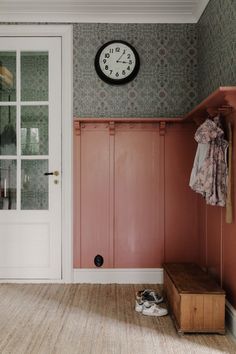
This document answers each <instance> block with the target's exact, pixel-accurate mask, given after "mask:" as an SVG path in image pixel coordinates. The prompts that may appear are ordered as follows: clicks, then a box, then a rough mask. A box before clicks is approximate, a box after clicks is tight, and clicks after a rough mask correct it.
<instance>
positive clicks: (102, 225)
mask: <svg viewBox="0 0 236 354" xmlns="http://www.w3.org/2000/svg"><path fill="white" fill-rule="evenodd" d="M102 128H103V126H98V127H96V128H95V127H94V128H93V126H91V127H90V126H89V125H88V127H85V128H84V129H82V130H81V162H80V165H81V190H80V196H81V211H80V213H81V246H80V247H81V252H80V255H79V256H80V259H81V267H82V268H91V267H95V265H94V257H95V256H96V255H97V254H100V255H102V256H103V257H104V267H110V266H111V257H110V235H109V133H108V129H106V128H103V129H102Z"/></svg>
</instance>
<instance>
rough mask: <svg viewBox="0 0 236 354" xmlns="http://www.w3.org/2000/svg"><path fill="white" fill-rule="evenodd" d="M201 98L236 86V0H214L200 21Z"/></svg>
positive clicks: (199, 69)
mask: <svg viewBox="0 0 236 354" xmlns="http://www.w3.org/2000/svg"><path fill="white" fill-rule="evenodd" d="M197 28H198V34H199V41H198V71H199V101H201V100H202V99H203V98H205V97H207V96H208V95H209V94H210V93H211V92H213V91H214V90H216V89H217V88H218V87H219V86H232V85H233V86H235V85H236V0H211V1H210V2H209V4H208V6H207V8H206V9H205V12H204V13H203V15H202V17H201V19H200V20H199V22H198V24H197Z"/></svg>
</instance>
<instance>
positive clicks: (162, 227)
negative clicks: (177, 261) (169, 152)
mask: <svg viewBox="0 0 236 354" xmlns="http://www.w3.org/2000/svg"><path fill="white" fill-rule="evenodd" d="M159 135H160V138H159V144H160V145H159V160H160V165H159V166H160V168H159V195H160V198H159V203H160V206H159V210H160V219H159V220H160V224H159V232H160V238H161V240H162V260H163V262H164V261H165V247H166V245H165V135H166V123H165V122H160V124H159Z"/></svg>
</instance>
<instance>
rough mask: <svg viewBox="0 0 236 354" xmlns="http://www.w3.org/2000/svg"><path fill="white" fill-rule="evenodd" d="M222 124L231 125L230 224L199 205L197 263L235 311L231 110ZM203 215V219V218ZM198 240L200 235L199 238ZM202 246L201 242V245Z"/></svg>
mask: <svg viewBox="0 0 236 354" xmlns="http://www.w3.org/2000/svg"><path fill="white" fill-rule="evenodd" d="M225 119H226V121H231V123H232V125H233V142H234V143H233V175H232V180H233V184H232V186H233V196H232V201H233V223H231V224H227V223H226V222H225V208H221V207H211V206H207V207H206V206H205V203H204V201H203V200H202V202H201V203H200V219H199V222H200V224H201V225H202V226H201V228H202V230H204V229H206V242H205V246H204V247H201V260H203V262H204V260H205V266H206V267H207V269H208V270H209V272H210V273H212V274H213V275H214V276H215V277H216V278H217V279H218V281H219V283H220V284H222V286H223V288H224V289H225V291H226V297H227V299H228V300H229V301H230V303H231V304H232V305H233V306H234V307H235V308H236V188H235V186H234V184H235V176H236V144H235V142H236V126H235V119H236V113H235V111H234V112H233V113H232V114H231V115H228V116H227V117H226V118H225ZM204 215H205V216H204ZM199 236H200V238H202V240H203V239H204V238H203V236H202V235H201V234H200V235H199ZM202 244H203V245H204V241H203V243H202Z"/></svg>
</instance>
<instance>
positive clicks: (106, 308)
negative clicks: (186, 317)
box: [0, 284, 236, 354]
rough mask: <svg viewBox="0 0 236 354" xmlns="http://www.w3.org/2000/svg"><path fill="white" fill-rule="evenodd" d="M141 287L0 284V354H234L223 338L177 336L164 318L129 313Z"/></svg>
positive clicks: (235, 347) (234, 345) (235, 345)
mask: <svg viewBox="0 0 236 354" xmlns="http://www.w3.org/2000/svg"><path fill="white" fill-rule="evenodd" d="M144 287H145V285H115V284H111V285H87V284H79V285H78V284H70V285H63V284H27V285H25V284H1V285H0V353H1V354H6V353H7V354H25V353H27V354H36V353H41V354H74V353H78V354H159V353H160V354H165V353H173V354H178V353H179V354H194V353H196V354H201V353H213V354H214V353H217V354H219V353H232V354H233V353H236V342H235V341H234V339H233V338H232V337H231V335H229V334H226V335H217V334H204V335H201V334H191V335H184V336H179V335H178V334H177V333H176V330H175V328H174V325H173V322H172V320H171V318H170V316H165V317H148V316H143V315H142V314H139V313H137V312H135V311H134V301H135V292H136V291H137V290H141V289H142V288H144ZM150 287H152V288H154V289H156V290H158V291H161V289H160V288H159V287H158V286H157V285H155V286H150V285H148V288H150Z"/></svg>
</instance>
